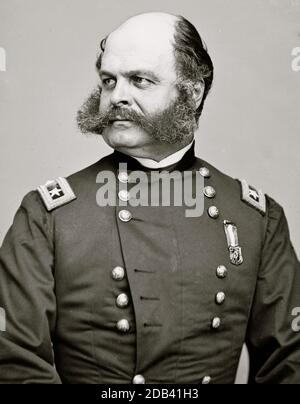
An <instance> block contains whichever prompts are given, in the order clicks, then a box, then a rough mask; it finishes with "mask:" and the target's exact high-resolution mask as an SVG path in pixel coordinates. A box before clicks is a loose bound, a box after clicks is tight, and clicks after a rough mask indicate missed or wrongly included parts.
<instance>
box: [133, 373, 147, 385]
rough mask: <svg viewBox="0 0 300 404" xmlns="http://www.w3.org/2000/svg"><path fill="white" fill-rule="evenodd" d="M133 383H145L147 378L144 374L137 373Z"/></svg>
mask: <svg viewBox="0 0 300 404" xmlns="http://www.w3.org/2000/svg"><path fill="white" fill-rule="evenodd" d="M132 383H133V384H145V383H146V380H145V378H144V376H142V375H136V376H134V378H133V380H132Z"/></svg>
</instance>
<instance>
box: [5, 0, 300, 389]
mask: <svg viewBox="0 0 300 404" xmlns="http://www.w3.org/2000/svg"><path fill="white" fill-rule="evenodd" d="M145 11H167V12H171V13H174V14H182V15H184V16H185V17H186V18H188V19H189V20H191V21H192V22H193V23H194V25H195V26H196V27H197V28H198V30H199V32H200V34H201V35H202V36H203V38H204V40H205V42H206V43H207V45H208V48H209V52H210V54H211V57H212V59H213V61H214V64H215V69H216V78H215V82H214V87H213V90H212V92H211V95H210V96H209V98H208V100H207V103H206V106H205V109H204V114H203V116H202V119H201V124H200V129H199V132H198V133H197V137H196V138H197V154H198V156H199V157H201V158H204V159H206V160H208V161H209V162H210V163H212V164H214V165H216V166H217V167H218V168H219V169H221V170H222V171H225V172H226V173H227V174H229V175H231V176H233V177H235V178H241V179H242V178H245V179H247V180H248V182H249V183H251V184H252V185H254V186H256V187H258V188H261V189H262V190H263V191H264V192H266V193H268V194H269V195H271V196H272V197H274V198H275V199H276V200H277V201H278V202H279V203H280V204H281V205H283V207H284V208H285V212H286V215H287V218H288V220H289V224H290V229H291V237H292V240H293V243H294V246H295V249H296V251H297V252H298V256H299V252H300V230H299V225H300V192H299V177H300V161H299V157H298V154H299V145H300V140H299V132H300V114H299V110H300V108H299V107H300V71H299V70H300V62H299V64H298V62H297V60H295V56H294V57H293V56H292V53H293V50H294V52H295V48H298V47H300V26H299V21H300V0H251V1H250V0H164V1H162V0H149V1H145V0H127V1H125V0H123V1H121V0H111V1H107V0H0V47H2V48H3V49H4V50H5V53H6V71H0V130H1V138H0V139H1V150H0V184H1V210H0V243H1V241H2V239H3V237H4V235H5V233H6V231H7V229H8V227H9V225H10V224H11V222H12V219H13V215H14V213H15V211H16V209H17V207H18V205H19V204H20V202H21V199H22V197H23V196H24V194H26V193H27V192H28V191H29V190H31V189H34V188H36V187H37V185H39V184H43V183H45V182H46V181H47V180H48V179H52V178H55V177H57V176H67V175H69V174H71V173H73V172H75V171H78V170H79V169H81V168H83V167H85V166H87V165H89V164H91V163H93V162H94V161H96V160H98V159H100V158H101V157H102V156H104V155H105V154H108V153H110V152H111V149H109V148H108V147H107V146H106V145H105V144H104V142H103V141H102V140H101V139H100V138H97V137H94V136H90V137H88V138H87V137H84V136H83V135H81V134H79V132H78V130H77V128H76V123H75V116H76V111H77V109H78V107H79V106H80V105H81V103H82V101H83V100H84V99H85V98H86V97H87V95H88V94H89V92H90V90H92V89H93V87H95V86H96V85H97V74H96V71H95V68H94V63H95V59H96V54H97V52H98V50H99V43H100V40H101V39H102V38H103V37H104V36H105V35H106V34H107V33H109V32H110V31H112V30H113V29H114V28H115V27H116V26H118V25H119V23H121V22H122V21H123V20H125V19H126V18H127V17H129V16H132V15H134V14H138V13H141V12H145ZM153 30H155V27H153ZM2 53H3V52H2ZM293 60H294V62H293ZM2 65H3V64H2ZM295 66H296V68H295ZM297 66H299V69H298V68H297ZM0 70H1V69H0ZM2 70H3V69H2ZM244 366H245V365H242V368H243V369H242V372H241V373H240V379H239V381H240V382H241V381H242V380H243V379H244V377H245V371H244Z"/></svg>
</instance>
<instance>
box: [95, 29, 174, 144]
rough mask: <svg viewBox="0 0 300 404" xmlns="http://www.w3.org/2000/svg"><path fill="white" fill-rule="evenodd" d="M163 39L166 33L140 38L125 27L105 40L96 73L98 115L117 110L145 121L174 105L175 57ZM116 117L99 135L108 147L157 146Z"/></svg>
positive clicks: (132, 124) (134, 126)
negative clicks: (132, 114) (98, 83)
mask: <svg viewBox="0 0 300 404" xmlns="http://www.w3.org/2000/svg"><path fill="white" fill-rule="evenodd" d="M153 31H155V30H152V32H153ZM166 31H170V28H168V27H166ZM166 38H170V32H161V31H160V34H159V35H155V33H153V35H151V36H149V35H146V36H145V35H143V36H142V37H141V36H140V32H139V29H138V27H137V31H136V33H134V30H132V29H128V28H127V29H126V28H125V29H121V30H118V31H116V32H115V33H113V34H112V35H111V36H110V37H109V38H108V41H107V44H106V47H105V52H104V54H103V59H102V65H101V70H100V72H99V74H100V79H101V84H100V87H101V97H100V107H99V111H100V113H101V114H103V113H105V112H106V111H108V110H110V109H111V108H121V109H123V110H126V111H130V112H131V111H132V112H134V113H136V114H138V115H139V116H141V117H145V118H146V117H152V116H155V115H156V114H160V113H161V112H162V111H164V110H166V109H167V108H168V107H169V106H170V105H171V104H173V103H174V101H175V100H176V99H177V97H178V91H177V88H176V80H177V74H176V70H175V57H174V54H173V47H172V43H171V40H166ZM120 115H121V114H120ZM120 115H117V116H116V117H115V118H114V119H115V120H114V121H111V122H110V125H109V126H108V127H106V128H105V129H104V131H103V133H102V135H103V137H104V139H105V141H106V142H107V143H108V144H109V145H110V146H112V147H113V148H115V149H116V148H117V149H118V148H121V147H122V148H123V147H126V148H135V147H139V148H140V147H143V146H146V145H149V144H153V142H156V143H157V139H154V138H153V136H151V135H150V134H149V133H148V132H147V131H146V130H145V129H143V128H142V127H141V126H140V125H137V124H136V123H135V122H134V121H130V120H123V117H122V116H120ZM118 118H119V119H118Z"/></svg>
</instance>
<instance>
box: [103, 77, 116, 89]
mask: <svg viewBox="0 0 300 404" xmlns="http://www.w3.org/2000/svg"><path fill="white" fill-rule="evenodd" d="M102 84H103V86H104V87H105V88H113V87H114V86H115V84H116V80H115V79H112V78H107V79H102Z"/></svg>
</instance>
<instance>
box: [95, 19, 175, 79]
mask: <svg viewBox="0 0 300 404" xmlns="http://www.w3.org/2000/svg"><path fill="white" fill-rule="evenodd" d="M173 49H174V48H173V29H171V27H168V26H165V27H160V29H155V28H154V27H152V30H151V31H150V32H149V30H147V28H146V27H141V26H138V25H137V26H134V27H130V29H128V28H127V29H126V27H125V29H124V28H120V29H118V30H117V31H115V32H113V33H112V34H110V36H109V37H108V39H107V42H106V46H105V52H104V54H103V59H102V69H103V70H108V71H111V72H112V73H116V74H117V73H119V72H121V71H131V70H150V71H153V72H155V73H157V74H158V75H160V77H162V78H164V77H166V78H167V77H168V79H170V80H172V79H174V78H176V70H175V56H174V50H173Z"/></svg>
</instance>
